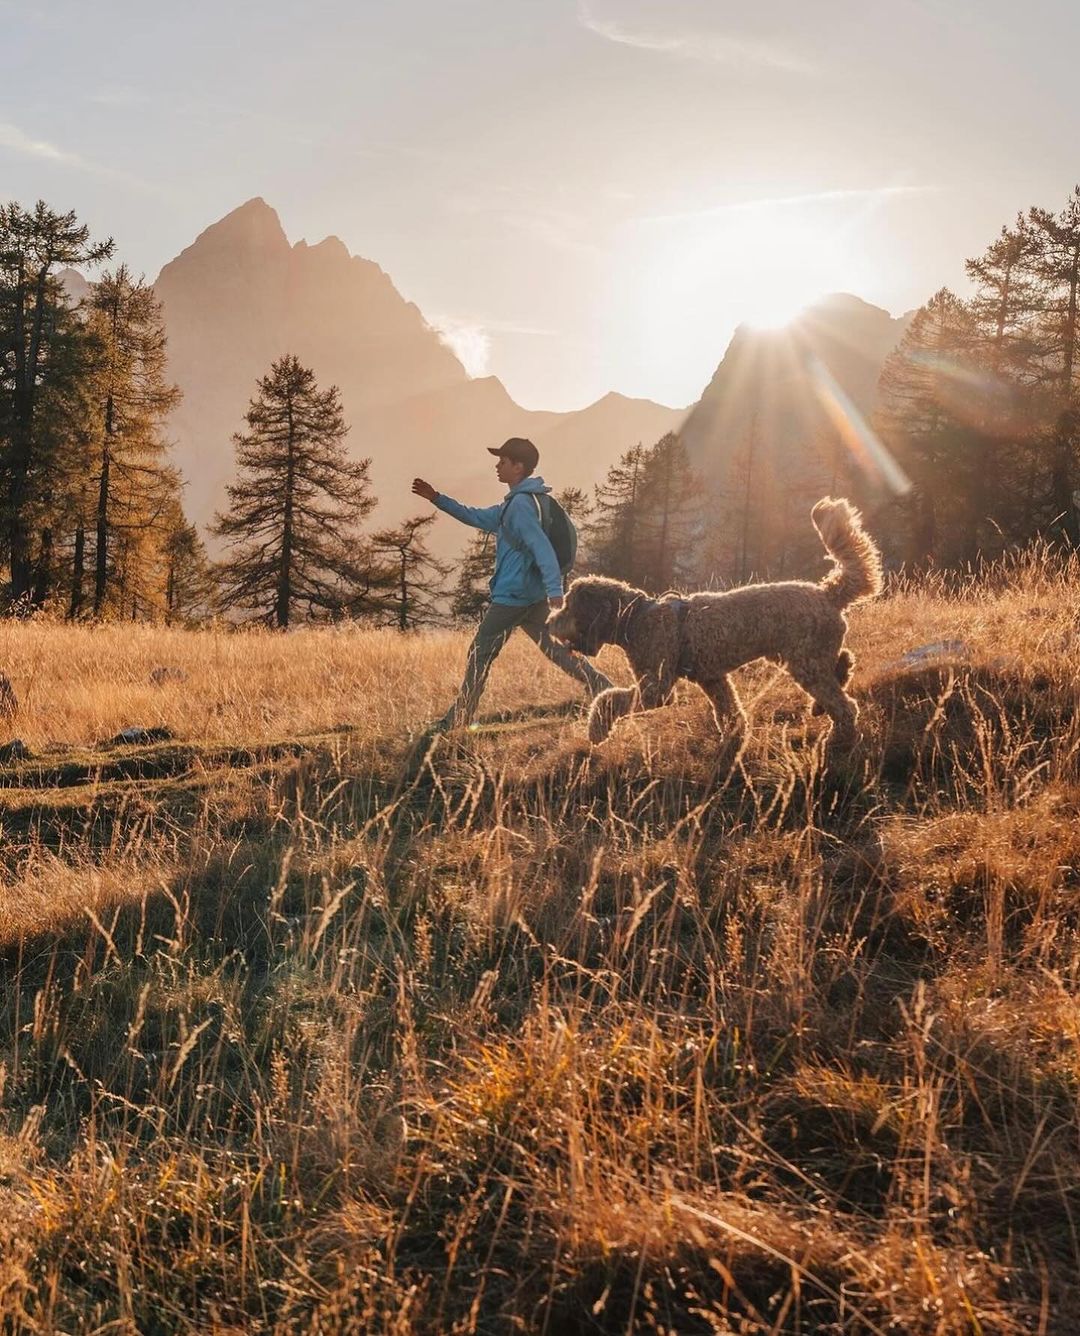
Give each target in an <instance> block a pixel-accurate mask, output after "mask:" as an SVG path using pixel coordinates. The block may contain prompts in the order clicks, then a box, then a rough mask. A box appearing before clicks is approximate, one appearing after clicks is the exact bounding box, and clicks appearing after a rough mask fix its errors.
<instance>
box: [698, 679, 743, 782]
mask: <svg viewBox="0 0 1080 1336" xmlns="http://www.w3.org/2000/svg"><path fill="white" fill-rule="evenodd" d="M695 680H696V681H697V684H698V686H699V687H700V688H701V689H702V691H704V693H705V694H706V696H708V698H709V700H710V701H711V702H712V707H713V719H714V720H715V722H716V727H717V729H718V730H719V731H720V733H721V734H722V735H723V739H724V745H723V748H722V750H721V756H720V766H721V768H723V767H725V766H726V767H730V766H733V765H734V764H735V762H736V761H737V760H738V759H739V757H740V756H741V755H742V752H743V748H744V747H745V746H746V733H747V722H746V714H745V712H744V711H743V707H742V702H741V701H740V700H739V697H738V694H737V692H736V691H735V688H734V686H733V685H732V683H731V678H730V677H727V676H726V675H724V676H720V677H714V678H706V679H705V680H702V679H701V678H696V679H695Z"/></svg>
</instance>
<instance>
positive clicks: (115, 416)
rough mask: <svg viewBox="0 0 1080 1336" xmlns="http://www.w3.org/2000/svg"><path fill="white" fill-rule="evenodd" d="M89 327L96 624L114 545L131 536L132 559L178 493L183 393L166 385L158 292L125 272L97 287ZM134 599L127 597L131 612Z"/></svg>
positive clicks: (127, 541) (122, 268) (91, 300)
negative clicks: (172, 418)
mask: <svg viewBox="0 0 1080 1336" xmlns="http://www.w3.org/2000/svg"><path fill="white" fill-rule="evenodd" d="M86 307H87V324H88V328H89V331H90V333H91V334H92V335H93V336H94V338H95V340H96V344H97V346H98V348H99V350H100V351H99V368H98V374H97V377H96V380H97V399H98V404H97V411H98V416H99V423H98V431H97V433H96V442H95V444H96V458H95V460H94V466H93V467H94V476H93V479H92V481H93V492H94V516H93V521H94V600H93V610H94V615H95V616H101V615H102V614H103V612H104V611H105V609H106V599H107V594H108V585H109V581H110V577H111V576H113V575H114V574H115V572H114V571H113V570H111V569H110V559H109V558H110V553H109V547H110V540H111V539H115V538H116V537H117V534H116V530H117V529H118V528H119V527H121V526H122V527H123V529H124V530H125V537H124V547H125V550H126V553H127V555H128V557H129V562H128V566H127V569H128V575H129V579H128V583H129V585H130V583H131V578H132V575H133V571H132V568H131V561H130V555H131V552H132V549H133V547H134V546H135V538H134V531H136V530H144V531H145V530H149V529H151V528H153V527H154V526H155V525H156V524H157V521H158V520H159V518H160V516H161V515H162V513H163V511H164V509H165V505H166V503H167V501H168V500H169V499H171V498H172V496H173V495H174V494H175V492H176V488H177V481H176V476H175V474H174V473H172V471H171V470H169V469H168V467H167V466H166V464H165V453H166V442H165V435H164V420H165V418H166V416H167V415H168V413H169V412H170V411H171V410H172V409H173V408H174V407H175V406H176V403H177V401H178V400H179V397H180V392H179V390H178V389H177V388H176V386H174V385H170V384H169V383H168V382H167V381H166V379H165V328H164V322H163V319H162V314H161V305H160V303H159V302H158V301H157V299H156V298H155V296H154V292H153V289H152V288H150V287H148V286H147V285H146V283H145V282H144V281H143V280H142V279H138V280H135V279H133V278H132V276H131V274H130V273H129V271H128V269H127V266H126V265H120V267H119V268H118V269H117V270H116V271H115V272H113V273H107V274H105V275H103V277H102V278H101V279H100V280H99V281H98V282H97V283H95V284H94V285H93V287H92V289H91V292H90V296H89V299H88V301H87V303H86ZM128 602H129V598H128V597H125V598H124V599H123V603H124V605H125V608H126V605H127V603H128Z"/></svg>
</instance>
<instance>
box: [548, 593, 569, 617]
mask: <svg viewBox="0 0 1080 1336" xmlns="http://www.w3.org/2000/svg"><path fill="white" fill-rule="evenodd" d="M565 602H566V599H565V598H563V596H562V594H560V595H559V597H558V598H549V599H548V612H549V613H551V612H558V611H559V609H560V608H561V607H562V605H563V604H564V603H565Z"/></svg>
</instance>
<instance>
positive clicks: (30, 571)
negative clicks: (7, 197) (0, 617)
mask: <svg viewBox="0 0 1080 1336" xmlns="http://www.w3.org/2000/svg"><path fill="white" fill-rule="evenodd" d="M112 251H113V242H112V240H111V239H110V240H107V241H103V242H92V241H91V240H90V230H89V228H87V227H86V226H84V225H83V224H81V223H80V222H79V221H78V219H77V217H76V215H75V214H74V213H73V212H72V213H63V214H61V213H56V212H55V211H54V210H52V209H50V208H49V207H48V206H47V205H46V204H45V203H44V202H42V201H39V202H38V203H37V205H36V206H35V207H34V209H33V210H27V209H23V208H22V207H21V206H20V205H18V204H15V203H11V204H6V205H2V206H0V392H2V393H0V397H2V400H3V403H2V406H0V433H2V439H0V467H2V497H0V500H2V513H0V540H2V541H3V544H4V547H5V548H6V554H7V558H8V564H9V568H10V586H9V592H10V598H11V600H12V602H13V603H16V604H17V603H19V602H21V601H26V600H29V601H30V602H32V603H34V604H36V605H40V604H41V603H42V602H44V600H45V598H46V597H47V595H48V593H49V588H50V584H51V579H52V573H51V572H52V562H53V531H52V526H51V524H50V523H49V522H48V520H46V519H43V518H42V511H43V509H44V508H45V507H46V506H47V502H48V499H49V495H50V492H51V488H52V483H53V481H54V479H53V476H52V470H51V468H50V463H51V460H50V456H51V454H52V453H53V451H54V449H55V447H56V444H57V442H58V441H60V442H62V441H63V439H64V433H63V432H60V433H56V432H55V431H54V432H53V433H51V434H50V433H49V432H47V431H46V429H45V427H46V421H47V419H48V417H49V412H48V405H49V400H50V399H53V400H54V401H55V399H56V398H57V396H61V397H62V396H63V394H64V380H65V378H66V377H70V376H71V375H73V374H76V370H75V369H76V368H77V367H78V366H79V365H80V359H79V357H78V356H77V355H75V356H73V347H72V345H73V344H75V343H77V342H78V341H79V340H80V339H82V338H83V337H84V336H85V332H84V330H83V328H82V325H81V322H80V320H79V318H78V316H77V315H76V313H75V312H74V311H73V310H72V309H71V307H70V304H69V303H68V301H67V299H66V296H65V294H64V293H63V291H62V288H61V285H60V283H59V282H58V280H57V277H56V271H57V270H58V269H59V268H60V267H61V266H67V265H80V266H83V267H86V266H94V265H97V264H100V263H103V262H104V261H105V260H107V259H108V258H109V256H110V255H111V254H112ZM51 425H52V426H53V427H54V428H55V425H56V424H55V417H54V419H53V422H52V424H51ZM35 539H36V544H35ZM35 548H36V550H35Z"/></svg>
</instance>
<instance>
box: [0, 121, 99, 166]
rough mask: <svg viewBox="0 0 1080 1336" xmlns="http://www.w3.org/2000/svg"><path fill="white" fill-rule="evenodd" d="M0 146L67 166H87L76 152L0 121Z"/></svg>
mask: <svg viewBox="0 0 1080 1336" xmlns="http://www.w3.org/2000/svg"><path fill="white" fill-rule="evenodd" d="M0 148H6V149H10V150H11V151H12V153H22V154H23V155H24V156H25V157H28V158H43V159H44V160H45V161H46V162H62V163H66V164H67V165H68V166H69V167H84V168H85V167H86V166H88V164H87V163H85V162H84V161H83V160H82V158H80V157H79V156H78V154H76V153H66V152H65V151H64V150H63V149H62V148H57V147H56V145H55V144H50V143H49V142H48V141H47V140H45V139H33V138H31V136H30V135H28V134H26V133H24V132H23V131H22V130H20V129H19V127H18V126H17V125H11V124H9V123H8V122H6V121H0Z"/></svg>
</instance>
